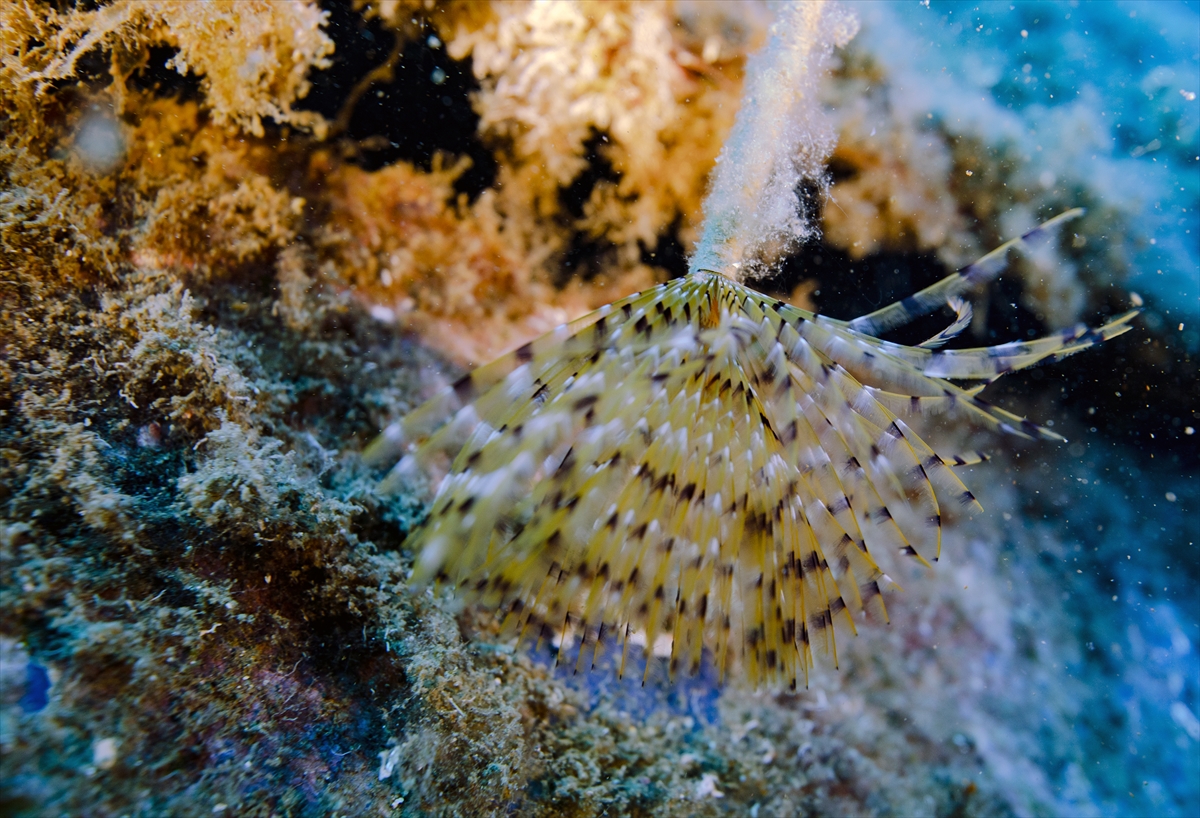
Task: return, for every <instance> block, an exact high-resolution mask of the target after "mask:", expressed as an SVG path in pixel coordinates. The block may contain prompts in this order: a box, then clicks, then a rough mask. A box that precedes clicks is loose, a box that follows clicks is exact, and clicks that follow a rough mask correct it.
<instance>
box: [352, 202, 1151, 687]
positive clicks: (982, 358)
mask: <svg viewBox="0 0 1200 818" xmlns="http://www.w3.org/2000/svg"><path fill="white" fill-rule="evenodd" d="M1079 212H1080V211H1077V210H1075V211H1070V212H1068V213H1064V214H1062V215H1060V216H1058V217H1056V218H1055V219H1052V220H1051V221H1049V222H1047V223H1045V224H1043V225H1041V226H1040V227H1037V228H1035V229H1033V230H1031V231H1029V232H1028V233H1026V234H1025V235H1023V236H1021V237H1020V238H1017V239H1014V240H1012V241H1010V242H1008V243H1007V244H1005V245H1003V246H1002V247H1000V248H998V249H996V250H995V251H993V252H992V253H989V254H988V255H986V256H984V257H983V258H982V259H980V260H979V261H977V262H976V263H974V264H972V265H969V266H968V267H965V268H963V269H962V270H960V271H958V272H956V273H954V274H952V275H950V276H949V277H947V278H945V279H944V280H942V281H940V282H939V283H937V284H935V285H933V286H931V287H929V288H927V289H925V290H922V291H921V292H919V293H917V294H916V295H913V296H910V297H908V298H905V299H904V300H902V301H899V302H897V303H895V304H892V305H890V306H888V307H884V308H883V309H881V310H878V311H876V312H873V313H871V314H870V315H866V316H863V317H861V318H857V319H855V320H853V321H849V322H847V321H840V320H835V319H832V318H827V317H825V316H821V315H817V314H814V313H811V312H807V311H805V310H801V309H797V308H795V307H793V306H790V305H788V304H786V303H784V302H782V301H777V300H774V299H772V298H769V297H767V296H764V295H762V294H760V293H758V292H755V291H754V290H752V289H749V288H747V287H745V286H742V285H740V284H738V283H736V282H734V281H732V280H730V279H729V278H726V277H725V276H723V275H721V274H720V273H719V272H717V271H713V270H704V269H699V270H696V271H694V272H692V273H691V274H689V275H688V276H686V277H685V278H682V279H677V280H675V281H672V282H669V283H667V284H662V285H659V286H657V287H654V288H653V289H650V290H647V291H645V292H641V293H636V294H634V295H631V296H629V297H628V298H625V299H622V300H621V301H617V302H616V303H614V304H610V305H608V306H606V307H603V308H601V309H599V310H597V311H595V312H593V313H591V314H590V315H587V316H585V317H583V318H581V319H579V320H578V321H575V322H574V323H572V324H568V325H563V326H562V327H559V328H558V329H557V330H555V331H553V332H551V333H549V334H547V335H544V336H542V337H541V338H539V339H537V340H535V341H533V342H531V343H528V344H526V345H524V346H522V347H520V348H519V349H517V350H516V351H514V352H512V353H510V354H508V355H506V356H504V357H502V358H500V359H499V360H497V361H495V362H493V363H491V364H488V365H487V366H484V367H481V368H479V369H477V370H475V371H474V372H472V373H470V374H469V375H466V376H464V377H463V378H461V379H460V380H459V381H457V382H456V383H455V384H454V385H453V387H452V388H449V389H447V390H446V391H445V392H443V393H442V394H440V395H438V396H436V397H435V398H433V399H432V400H431V401H429V402H428V403H426V404H425V405H424V406H422V407H420V408H418V409H417V410H415V411H414V412H412V413H411V414H410V415H408V416H407V417H406V418H404V419H403V420H402V421H401V422H399V423H396V424H394V425H392V426H391V427H389V428H388V429H387V430H386V431H385V432H384V434H383V435H381V436H380V438H379V439H378V440H376V441H375V443H373V444H372V446H371V447H370V449H369V450H368V452H367V457H368V459H370V460H373V461H376V462H380V461H384V460H387V459H394V458H397V457H401V456H402V457H401V459H400V462H399V463H398V464H397V466H396V467H395V469H394V470H393V473H392V475H391V477H390V478H389V481H391V482H395V481H398V480H401V479H403V476H404V475H405V474H406V473H408V472H411V471H412V470H413V469H416V468H419V467H420V464H421V463H422V462H424V463H426V464H428V463H430V462H432V461H433V460H434V459H435V458H436V457H437V456H439V453H440V454H442V455H445V456H448V457H449V458H450V459H451V460H450V465H449V468H448V472H447V474H446V476H445V478H444V479H443V480H442V481H441V485H440V487H439V488H438V490H437V494H436V497H435V498H434V500H433V504H432V510H431V512H430V514H429V519H428V521H427V522H426V523H425V524H424V526H423V527H422V528H421V529H420V531H419V532H417V533H416V534H414V535H413V537H412V539H411V547H412V548H413V550H414V552H415V554H416V556H417V560H416V567H415V570H414V576H413V579H414V581H416V582H428V581H432V580H437V581H440V582H448V583H452V584H453V585H454V586H455V587H457V588H460V589H462V590H463V591H464V592H465V593H467V594H469V595H470V596H472V597H473V598H474V599H476V600H478V601H480V602H482V603H483V604H485V605H488V606H491V607H493V608H495V609H497V610H499V611H501V612H503V614H504V621H505V626H506V627H508V628H510V629H511V631H512V632H515V633H518V634H521V635H522V636H533V637H536V638H537V639H539V640H540V639H541V638H542V637H549V638H553V637H559V638H560V639H561V642H560V653H559V655H560V657H565V656H567V651H568V649H569V648H570V647H571V643H572V639H571V638H569V637H571V636H574V635H578V637H579V640H578V641H579V644H578V648H577V653H576V655H575V668H576V670H578V669H579V668H580V667H583V666H589V667H590V666H592V665H593V664H594V663H595V660H596V658H597V656H598V655H599V653H600V652H601V650H602V649H603V648H604V647H605V645H606V644H615V647H616V649H617V650H619V651H620V672H621V673H624V669H625V665H626V658H627V655H628V650H629V646H630V643H631V642H636V643H638V644H640V645H642V646H643V652H644V654H645V663H644V666H645V669H644V670H643V682H644V680H645V677H646V674H647V673H648V672H649V668H650V665H651V662H650V657H651V656H652V654H653V653H654V652H655V648H656V647H658V648H659V650H660V651H661V652H663V653H665V654H666V655H667V656H669V659H668V667H669V670H670V672H671V673H672V674H674V672H676V671H677V670H678V669H680V668H689V669H691V670H692V671H695V669H696V668H697V667H698V666H699V664H700V662H701V656H702V654H703V652H704V651H705V650H706V649H707V650H708V651H710V652H711V654H712V659H713V661H714V662H715V664H716V666H717V668H718V670H719V672H720V674H721V676H722V678H724V676H725V675H726V673H727V672H728V671H729V669H730V668H732V667H735V666H740V667H741V668H743V669H744V672H745V675H746V676H747V678H748V680H749V682H750V683H751V684H754V685H759V684H767V685H770V686H780V687H790V688H795V687H796V686H797V684H798V682H799V680H800V679H804V680H805V682H806V683H807V678H808V671H809V668H810V667H811V666H812V662H813V655H814V651H816V652H818V653H825V654H828V655H830V656H831V658H832V660H833V661H834V663H835V664H836V661H837V659H836V643H835V630H834V623H835V622H841V623H844V626H845V627H846V628H847V629H849V630H850V631H851V632H853V631H854V628H855V617H856V615H858V614H860V612H866V613H867V614H870V615H872V616H873V617H876V618H879V619H882V620H886V618H887V612H886V609H885V606H884V601H883V596H882V591H883V589H884V587H885V586H886V583H887V581H888V577H887V576H886V575H885V574H884V573H883V572H882V571H881V569H880V567H879V566H878V565H877V563H876V561H875V560H874V559H873V557H872V554H873V553H879V552H880V551H883V550H890V551H892V552H900V553H902V554H905V555H908V556H911V557H912V558H914V559H916V560H918V561H920V562H921V563H923V564H926V565H927V564H928V560H929V559H934V560H936V559H937V556H938V553H939V551H940V548H941V534H942V503H943V502H951V503H956V504H959V505H961V506H964V507H970V508H977V507H978V503H977V502H976V500H975V497H974V495H972V494H971V492H970V491H969V490H968V489H967V488H966V487H965V486H964V485H963V484H962V483H961V482H960V481H959V479H958V477H957V476H956V475H955V474H954V471H953V469H954V467H955V466H961V465H966V464H970V463H977V462H979V461H980V460H983V459H986V458H984V456H983V455H980V454H975V453H972V454H969V455H951V456H947V455H942V454H938V453H935V452H934V451H933V450H932V449H931V448H930V447H929V446H928V445H927V444H926V443H925V441H924V440H922V439H921V437H920V436H919V435H918V434H917V433H916V432H914V431H913V429H912V428H911V427H910V426H909V425H908V422H907V421H906V419H911V418H913V417H923V416H927V415H931V414H934V413H939V412H945V411H954V412H960V413H965V414H966V415H968V416H970V417H971V418H972V419H973V420H975V421H977V422H979V423H982V424H984V425H986V426H989V427H991V428H993V429H996V430H999V431H1002V432H1006V433H1009V434H1014V435H1019V436H1022V437H1031V438H1045V439H1061V438H1059V437H1058V435H1056V434H1054V433H1053V432H1051V431H1049V430H1046V429H1043V428H1041V427H1040V426H1037V425H1036V424H1034V423H1032V422H1030V421H1028V420H1025V419H1023V418H1020V417H1017V416H1016V415H1013V414H1011V413H1009V412H1006V411H1004V410H1003V409H1000V408H998V407H995V406H993V405H991V404H989V403H987V402H985V401H984V400H983V399H981V398H980V397H979V396H978V393H979V391H980V390H981V389H982V388H983V387H984V386H986V385H987V384H988V383H990V382H991V381H993V380H995V379H996V378H997V377H999V376H1001V375H1003V374H1005V373H1006V372H1011V371H1013V370H1017V369H1023V368H1025V367H1028V366H1032V365H1034V364H1036V363H1039V362H1043V361H1052V360H1057V359H1059V358H1062V357H1064V356H1067V355H1070V354H1073V353H1075V352H1078V351H1080V350H1083V349H1086V348H1087V347H1089V346H1092V345H1093V344H1097V343H1100V342H1102V341H1105V340H1107V339H1109V338H1112V337H1115V336H1117V335H1120V334H1121V333H1123V332H1125V331H1127V330H1128V329H1130V326H1129V321H1130V320H1131V319H1132V318H1133V316H1134V315H1136V313H1137V311H1136V310H1134V311H1132V312H1128V313H1126V314H1124V315H1121V316H1119V317H1117V318H1115V319H1114V320H1112V321H1110V322H1109V323H1107V324H1105V325H1104V326H1102V327H1100V328H1098V329H1089V328H1087V327H1084V326H1079V327H1076V328H1073V329H1069V330H1066V331H1063V332H1060V333H1058V334H1056V335H1054V336H1051V337H1048V338H1042V339H1040V340H1035V341H1028V342H1016V343H1009V344H1004V345H1001V346H994V347H988V348H983V349H964V350H949V351H943V350H940V349H938V347H939V346H940V345H942V344H943V343H944V342H945V341H946V340H948V339H949V338H951V337H954V336H955V335H957V334H958V333H959V332H961V331H962V330H963V329H964V328H965V327H966V325H967V324H968V323H969V321H970V307H969V305H968V304H967V303H966V302H964V301H963V300H962V299H961V298H960V297H959V296H960V295H961V294H962V293H964V292H966V291H967V290H968V289H971V288H973V287H975V286H977V285H979V284H980V283H982V282H985V281H987V280H989V279H990V278H992V277H994V276H995V275H997V274H998V273H999V272H1000V271H1001V269H1003V267H1004V265H1005V260H1006V257H1007V254H1008V251H1009V250H1010V249H1012V248H1013V247H1014V246H1019V245H1031V244H1034V243H1037V242H1039V241H1044V240H1045V239H1046V238H1047V237H1048V236H1049V235H1050V234H1051V231H1052V229H1053V228H1054V227H1055V226H1057V225H1058V224H1059V223H1061V222H1062V221H1064V220H1066V219H1069V218H1072V217H1074V216H1076V215H1078V213H1079ZM946 304H950V305H951V306H952V307H953V308H954V309H955V312H956V313H957V317H956V319H955V321H954V322H953V324H952V325H951V326H950V327H948V328H947V329H946V330H945V331H943V332H941V333H939V334H938V335H936V336H934V337H933V338H930V339H929V340H928V341H926V342H925V343H923V344H920V345H918V346H916V347H909V346H903V345H899V344H894V343H889V342H887V341H883V340H880V339H878V338H876V337H873V336H874V335H875V334H876V333H879V332H882V331H884V330H887V329H890V328H892V327H895V326H899V325H901V324H903V323H905V322H907V321H909V320H911V319H913V318H915V317H918V316H921V315H925V314H928V313H930V312H932V311H934V310H936V309H938V308H940V307H942V306H943V305H946ZM954 381H975V382H979V383H977V384H976V386H974V387H967V386H960V385H956V384H955V383H954Z"/></svg>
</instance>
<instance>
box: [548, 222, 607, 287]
mask: <svg viewBox="0 0 1200 818" xmlns="http://www.w3.org/2000/svg"><path fill="white" fill-rule="evenodd" d="M616 252H617V247H616V245H615V244H613V243H612V242H611V241H609V240H607V239H604V238H596V237H595V236H592V235H591V234H589V233H585V232H583V231H582V230H577V231H576V232H574V233H572V234H571V239H570V241H569V242H568V243H567V248H566V250H564V251H563V253H562V255H561V256H560V257H559V262H558V275H557V276H555V279H554V283H555V284H556V285H558V286H559V287H563V286H566V283H567V282H568V281H569V280H571V279H572V278H577V279H580V280H582V281H591V280H592V279H593V278H595V277H596V276H597V275H599V274H601V273H603V272H604V271H605V270H608V269H612V268H614V267H616V264H617V258H616Z"/></svg>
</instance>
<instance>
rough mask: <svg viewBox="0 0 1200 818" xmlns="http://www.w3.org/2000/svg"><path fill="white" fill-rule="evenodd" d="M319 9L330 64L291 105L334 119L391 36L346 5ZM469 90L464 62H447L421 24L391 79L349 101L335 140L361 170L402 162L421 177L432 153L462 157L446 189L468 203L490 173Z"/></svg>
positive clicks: (488, 182) (473, 85)
mask: <svg viewBox="0 0 1200 818" xmlns="http://www.w3.org/2000/svg"><path fill="white" fill-rule="evenodd" d="M321 5H322V8H324V10H325V11H327V12H329V24H328V26H327V27H326V32H327V33H328V34H329V36H330V37H331V38H332V39H333V41H334V44H335V46H336V50H335V51H334V55H333V57H332V62H333V64H332V66H330V67H329V68H328V69H325V70H323V71H315V72H312V73H311V74H310V77H309V78H310V80H311V81H312V90H311V91H310V92H309V95H308V96H307V97H306V98H305V99H304V100H302V101H301V103H300V105H298V106H297V107H301V108H304V109H307V110H313V111H317V112H319V113H321V114H322V115H323V116H324V117H326V118H327V119H329V120H330V121H337V120H338V118H339V116H342V115H343V111H342V109H343V106H344V105H345V104H346V102H347V100H348V99H350V97H351V95H352V94H353V93H354V91H355V88H356V86H358V84H359V83H360V81H361V80H363V79H364V78H365V77H366V76H367V75H368V74H369V73H371V72H372V71H373V70H375V69H376V68H378V67H380V66H381V65H383V64H384V63H385V62H386V61H387V60H388V57H389V55H390V54H391V52H392V50H393V48H394V46H395V43H396V40H395V38H396V35H395V34H393V33H392V32H391V31H389V30H388V29H386V28H385V27H384V26H382V25H381V24H380V22H379V20H378V19H371V20H366V19H364V18H363V16H362V14H360V13H359V12H357V11H355V10H354V9H353V8H352V7H351V6H350V5H349V4H342V3H333V2H323V3H322V4H321ZM477 90H479V84H478V83H477V82H476V81H475V77H474V75H473V74H472V73H471V64H470V60H469V59H467V60H464V61H461V62H458V61H455V60H452V59H451V58H450V56H449V55H448V54H447V53H446V50H445V48H444V47H443V46H442V45H441V42H440V40H438V39H437V37H436V33H435V31H434V29H433V28H432V26H430V25H429V24H428V23H422V24H421V26H420V33H419V34H418V35H417V36H416V38H415V39H413V40H411V41H409V42H406V43H404V44H403V46H402V48H401V49H400V53H399V57H398V59H397V60H396V61H395V64H394V66H393V68H392V77H391V80H390V81H376V82H373V83H371V84H370V85H369V86H367V87H366V88H365V91H363V93H362V95H361V96H360V97H359V98H358V99H357V102H356V103H355V104H354V105H353V111H352V112H349V116H348V117H346V118H345V119H344V122H345V126H346V127H345V130H344V132H343V133H342V134H341V137H342V138H343V139H345V140H347V141H348V142H349V144H348V145H347V147H348V149H349V152H350V154H351V159H352V161H354V162H355V163H356V164H358V165H359V166H361V167H363V168H365V169H366V170H377V169H379V168H381V167H384V166H386V165H389V164H392V163H393V162H397V161H406V162H411V163H413V164H414V165H416V166H417V167H419V168H421V169H422V170H425V171H428V170H430V169H431V168H432V167H433V157H434V156H435V155H437V154H438V153H444V154H449V155H450V158H451V159H453V158H455V157H459V156H467V157H470V159H471V166H470V167H469V168H468V169H467V170H466V171H465V172H463V174H462V175H461V176H459V178H458V179H457V180H456V181H455V184H454V189H455V192H456V193H465V194H467V196H468V198H469V199H472V200H473V199H474V198H476V197H477V196H478V195H479V194H480V193H482V192H483V191H484V190H485V189H487V188H488V187H491V186H492V185H493V184H494V183H495V178H496V170H497V164H496V160H495V158H494V157H493V156H492V153H491V151H490V150H488V148H487V147H486V146H485V145H484V144H483V142H482V141H481V140H480V138H479V133H478V126H479V116H478V115H477V114H476V113H475V111H474V109H473V108H472V107H471V95H472V94H473V93H474V92H475V91H477Z"/></svg>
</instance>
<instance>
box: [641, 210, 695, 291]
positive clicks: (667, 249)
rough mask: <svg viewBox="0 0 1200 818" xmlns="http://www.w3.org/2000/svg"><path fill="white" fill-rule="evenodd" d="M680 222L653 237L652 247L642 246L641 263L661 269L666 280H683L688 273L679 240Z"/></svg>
mask: <svg viewBox="0 0 1200 818" xmlns="http://www.w3.org/2000/svg"><path fill="white" fill-rule="evenodd" d="M679 229H680V220H679V219H676V220H675V221H674V222H673V223H672V224H671V226H670V227H668V228H667V229H666V230H664V231H663V232H662V233H659V234H658V236H657V237H655V242H654V246H653V247H646V246H645V245H642V263H643V264H650V265H653V266H655V267H661V268H662V269H664V270H666V271H667V276H668V278H683V277H684V276H685V275H687V271H688V257H687V250H686V249H685V248H684V246H683V242H682V241H680V240H679Z"/></svg>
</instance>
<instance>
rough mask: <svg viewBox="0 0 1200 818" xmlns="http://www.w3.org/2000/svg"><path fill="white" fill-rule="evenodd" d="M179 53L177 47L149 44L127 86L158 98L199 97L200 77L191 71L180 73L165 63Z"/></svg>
mask: <svg viewBox="0 0 1200 818" xmlns="http://www.w3.org/2000/svg"><path fill="white" fill-rule="evenodd" d="M178 53H179V49H178V48H173V47H171V46H166V45H156V46H151V48H150V49H149V51H148V57H147V59H146V63H145V65H143V66H142V67H141V68H139V69H138V70H137V71H135V72H134V73H133V76H131V77H130V78H129V87H130V88H133V89H134V90H137V91H142V92H144V93H149V94H153V95H154V96H156V97H158V98H159V99H171V98H174V99H175V100H176V101H177V102H194V101H196V100H199V99H200V78H199V77H198V76H196V74H195V73H194V72H192V71H188V72H187V73H186V74H180V73H179V72H178V71H176V70H175V69H174V68H168V67H167V63H168V62H170V61H171V59H172V58H174V57H175V55H176V54H178Z"/></svg>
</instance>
